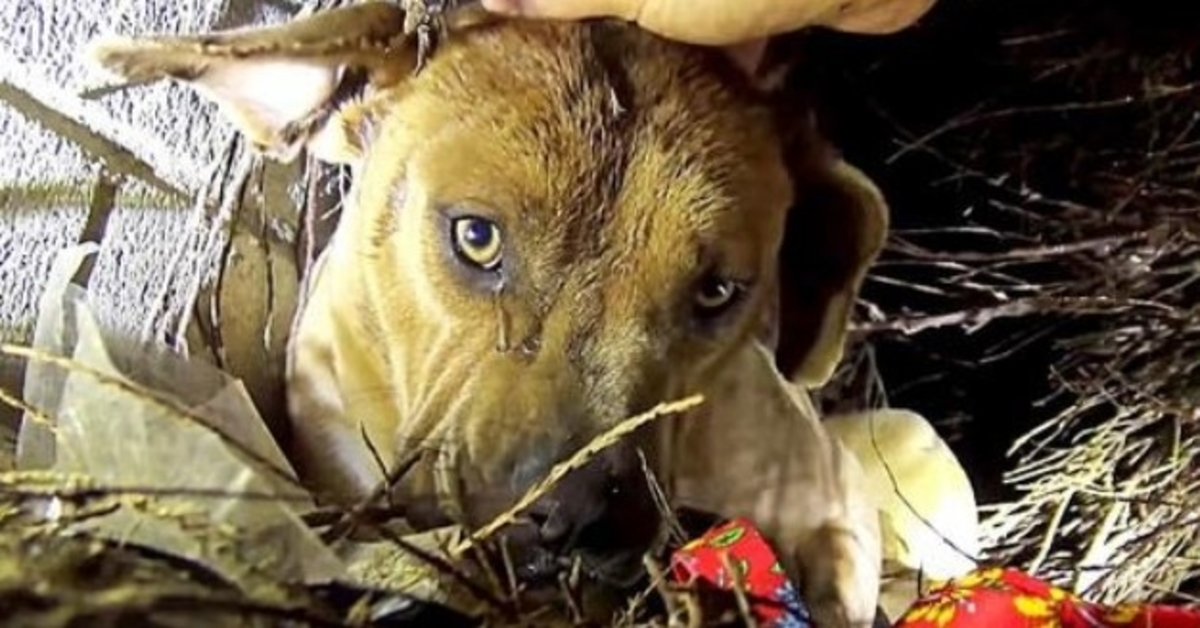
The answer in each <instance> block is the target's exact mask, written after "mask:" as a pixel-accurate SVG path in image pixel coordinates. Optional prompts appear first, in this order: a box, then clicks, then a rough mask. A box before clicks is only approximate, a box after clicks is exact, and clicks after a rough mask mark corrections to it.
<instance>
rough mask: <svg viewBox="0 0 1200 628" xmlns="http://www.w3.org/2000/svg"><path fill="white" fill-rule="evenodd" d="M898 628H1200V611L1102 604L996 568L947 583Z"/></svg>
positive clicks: (912, 610)
mask: <svg viewBox="0 0 1200 628" xmlns="http://www.w3.org/2000/svg"><path fill="white" fill-rule="evenodd" d="M895 625H896V628H974V627H976V626H997V627H1000V628H1007V627H1010V626H1011V627H1013V628H1017V627H1021V628H1024V627H1026V626H1028V627H1030V628H1198V627H1200V611H1196V610H1190V609H1183V608H1176V607H1172V606H1161V605H1144V604H1121V605H1117V606H1111V607H1109V606H1102V605H1099V604H1094V603H1091V602H1087V601H1085V600H1083V599H1080V598H1079V597H1078V596H1077V595H1075V594H1074V593H1071V592H1069V591H1067V590H1066V589H1062V588H1059V587H1056V586H1053V585H1051V584H1048V583H1046V582H1043V581H1041V580H1038V579H1037V578H1034V577H1032V576H1029V575H1027V574H1025V573H1022V572H1020V571H1017V570H1016V569H1005V568H1001V567H991V568H987V569H980V570H977V571H974V572H972V573H969V574H967V575H965V576H963V577H961V578H955V579H954V580H952V581H950V582H947V583H945V584H943V585H942V586H940V587H939V588H937V589H934V590H933V591H930V592H929V594H927V595H925V596H923V597H922V598H920V599H919V600H917V601H916V602H915V603H914V604H913V605H912V608H910V609H909V610H908V612H907V613H906V614H905V615H904V616H903V617H901V618H900V621H899V622H897V623H896V624H895Z"/></svg>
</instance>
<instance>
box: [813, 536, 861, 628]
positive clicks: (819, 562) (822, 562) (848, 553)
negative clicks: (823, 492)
mask: <svg viewBox="0 0 1200 628" xmlns="http://www.w3.org/2000/svg"><path fill="white" fill-rule="evenodd" d="M860 541H861V540H860V539H859V538H858V537H857V536H856V535H855V534H854V533H853V532H852V531H851V530H849V529H846V528H845V527H843V526H840V525H836V524H826V525H824V526H822V527H821V528H820V529H819V530H817V531H816V533H815V534H813V536H812V537H811V538H810V539H809V540H808V542H807V543H806V544H805V550H806V551H803V552H802V553H801V555H800V556H799V558H800V563H801V564H802V566H803V567H802V569H803V574H802V575H801V579H802V582H803V592H804V601H805V603H806V604H807V605H808V607H809V611H810V612H811V613H812V617H813V621H814V623H815V624H816V625H817V626H820V628H870V627H871V626H873V625H874V623H875V617H876V614H877V612H878V609H877V604H878V600H879V579H880V575H879V572H880V569H881V567H880V565H879V562H878V559H877V553H876V552H872V551H868V550H869V548H866V547H864V546H863V544H862V543H861V542H860Z"/></svg>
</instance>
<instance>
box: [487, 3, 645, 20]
mask: <svg viewBox="0 0 1200 628" xmlns="http://www.w3.org/2000/svg"><path fill="white" fill-rule="evenodd" d="M644 1H645V0H483V7H484V8H485V9H487V10H489V11H493V12H495V13H502V14H505V15H523V16H526V17H538V18H548V19H557V20H579V19H584V18H590V17H615V18H622V19H626V20H634V19H636V18H637V15H638V12H639V10H640V9H641V6H642V3H643V2H644Z"/></svg>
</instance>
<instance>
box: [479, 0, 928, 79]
mask: <svg viewBox="0 0 1200 628" xmlns="http://www.w3.org/2000/svg"><path fill="white" fill-rule="evenodd" d="M935 1H936V0H483V6H484V7H485V8H487V9H488V10H490V11H495V12H497V13H505V14H509V15H522V16H527V17H539V18H550V19H564V20H576V19H584V18H591V17H615V18H622V19H625V20H629V21H632V22H635V23H637V24H638V25H639V26H641V27H642V28H645V29H646V30H649V31H652V32H654V33H657V34H659V35H661V36H663V37H667V38H670V39H675V40H679V41H683V42H687V43H692V44H700V45H708V46H721V47H724V48H726V49H728V50H730V51H731V52H732V53H733V54H734V57H735V59H736V60H743V61H752V62H753V65H757V58H756V57H757V55H759V54H761V51H762V48H763V42H765V41H766V38H767V37H770V36H772V35H778V34H780V33H785V32H788V31H793V30H797V29H800V28H802V27H805V26H825V27H828V28H832V29H836V30H841V31H846V32H851V33H860V34H888V33H892V32H895V31H898V30H900V29H902V28H905V27H906V26H909V25H910V24H912V23H913V22H915V21H916V20H917V19H918V18H920V17H921V16H922V15H924V14H925V13H926V12H927V11H928V10H929V8H930V7H932V6H933V4H934V2H935Z"/></svg>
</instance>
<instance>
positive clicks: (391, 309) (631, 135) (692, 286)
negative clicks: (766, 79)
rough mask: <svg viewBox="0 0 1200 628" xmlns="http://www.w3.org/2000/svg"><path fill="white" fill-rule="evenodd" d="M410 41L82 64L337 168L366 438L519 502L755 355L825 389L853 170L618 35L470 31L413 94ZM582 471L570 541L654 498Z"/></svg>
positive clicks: (303, 40)
mask: <svg viewBox="0 0 1200 628" xmlns="http://www.w3.org/2000/svg"><path fill="white" fill-rule="evenodd" d="M402 23H403V13H402V12H401V11H400V10H399V9H398V8H396V7H394V6H393V5H392V4H391V3H371V4H365V5H360V6H357V7H352V8H349V9H342V10H336V11H332V12H329V13H325V14H320V15H318V16H316V17H313V18H309V19H307V20H305V21H300V22H295V23H292V24H291V25H287V26H284V27H277V28H274V29H265V30H258V31H249V32H244V33H235V34H230V35H222V36H210V37H204V38H192V39H166V40H160V41H159V44H158V45H157V47H155V46H154V45H152V44H153V42H154V41H156V40H143V41H141V42H138V43H137V44H136V45H130V44H128V43H118V44H108V47H107V48H105V47H101V48H100V49H98V57H99V58H100V60H101V62H102V63H103V64H104V65H105V66H107V67H109V68H110V69H116V70H118V71H119V72H120V73H122V74H124V75H126V76H127V77H130V78H154V77H157V76H164V75H165V76H171V77H174V78H177V79H180V80H182V81H185V82H188V83H190V84H191V85H193V86H195V87H196V88H198V89H199V90H201V91H202V92H203V93H206V94H208V95H209V96H210V97H211V98H213V99H214V100H215V101H216V102H218V103H219V104H220V105H221V108H222V110H223V111H224V112H225V113H227V114H228V115H229V117H230V119H232V120H233V121H234V122H235V123H236V124H237V125H238V127H239V129H240V130H241V131H242V132H243V133H244V134H245V135H246V136H247V137H248V138H250V139H251V140H252V141H254V142H255V143H256V144H257V145H258V146H259V147H260V148H263V149H264V150H266V151H267V152H269V153H272V154H275V155H277V156H282V157H284V158H290V157H291V156H292V155H294V154H296V151H297V149H299V148H301V147H303V148H306V149H308V150H309V151H310V152H311V153H312V154H314V155H316V156H317V157H318V158H321V159H324V160H327V161H331V162H335V163H345V164H350V165H351V166H352V167H353V170H354V173H355V183H354V188H353V191H352V193H351V196H352V198H351V199H350V202H349V203H348V210H347V213H346V215H344V216H343V217H342V224H341V225H340V226H339V232H338V234H337V235H336V236H335V240H334V243H333V244H332V245H331V246H332V247H333V252H334V254H336V255H339V256H341V257H342V261H341V262H340V263H342V264H343V266H342V271H340V272H339V273H338V274H337V275H336V281H339V282H347V283H346V285H342V286H339V287H338V289H339V290H340V291H341V292H342V293H343V294H344V295H345V299H346V302H345V304H344V311H345V312H347V316H350V317H353V318H354V319H355V322H354V324H355V325H357V326H359V328H360V329H361V332H360V333H361V334H362V335H363V336H365V337H367V340H368V342H367V346H369V347H370V349H369V350H370V351H373V352H377V354H378V355H377V357H378V358H379V360H378V361H379V363H380V364H382V365H383V366H382V369H383V370H385V371H386V372H385V373H383V374H382V379H383V380H384V381H386V382H388V387H387V390H386V391H384V392H381V391H378V390H376V391H373V392H370V394H387V395H391V396H393V397H395V399H396V400H397V401H396V403H395V406H396V407H397V408H400V409H401V411H399V412H397V413H396V414H395V416H374V417H364V420H366V421H372V422H374V424H373V425H374V429H375V431H376V432H377V433H381V434H388V433H390V434H393V435H395V434H402V433H408V434H411V433H415V432H419V431H420V430H419V429H418V428H417V427H416V426H421V425H452V426H454V434H455V435H456V436H457V438H458V439H460V443H459V446H460V447H461V448H462V449H463V450H464V451H463V463H464V464H465V465H467V466H469V467H470V468H472V469H473V470H474V473H475V474H476V477H478V478H481V480H480V486H483V485H487V486H489V487H495V486H503V487H506V488H507V490H508V494H509V495H510V496H516V495H519V494H520V492H522V491H523V490H524V489H525V488H527V487H528V486H529V485H530V484H532V483H533V482H535V481H536V480H538V479H540V478H541V477H542V476H543V475H544V474H545V473H546V471H547V470H548V468H549V467H550V466H551V465H552V464H553V463H555V462H557V461H559V460H561V459H563V458H564V457H565V456H566V455H568V454H569V453H570V452H571V451H573V450H574V449H575V448H577V447H579V446H581V445H582V444H584V443H585V442H586V441H587V440H589V439H590V438H592V437H593V436H595V435H596V434H598V433H600V432H601V431H603V430H605V429H606V428H609V427H612V426H614V425H616V424H617V423H619V422H620V421H621V420H622V419H625V418H627V417H629V416H630V415H632V414H635V413H637V412H639V411H644V410H646V409H648V408H649V407H651V406H653V405H654V404H656V403H658V402H661V401H666V400H670V399H672V398H677V397H680V396H683V395H685V394H688V393H691V392H695V391H696V390H698V389H700V388H702V386H703V383H704V382H705V381H706V380H707V379H708V378H710V377H711V376H712V374H713V373H714V372H715V371H716V369H719V368H721V366H722V363H723V359H724V358H725V357H726V356H728V355H729V354H730V353H731V352H732V351H735V350H737V349H738V348H739V347H740V346H742V345H743V344H744V343H745V342H747V341H748V340H749V339H751V338H752V337H756V336H757V337H764V336H766V337H769V338H770V339H771V341H775V340H776V339H777V340H778V346H779V347H780V354H779V365H780V367H781V369H784V371H785V372H786V373H787V374H789V375H793V376H794V377H795V378H796V379H799V380H803V381H806V382H819V381H821V380H823V379H824V378H825V377H827V376H828V374H829V371H830V369H831V368H832V366H833V363H834V362H836V361H837V359H838V357H839V356H840V351H841V345H842V338H843V336H844V333H845V328H846V318H847V316H848V312H849V308H850V305H851V303H852V301H853V299H854V296H855V293H856V291H857V290H858V286H859V283H860V282H861V280H862V276H863V273H864V270H865V268H866V266H867V265H868V264H869V263H870V262H871V260H872V259H873V258H874V256H875V254H876V252H877V251H878V249H879V248H880V246H881V243H882V239H883V232H884V224H885V220H886V217H885V210H884V206H883V203H882V201H881V199H880V197H879V195H878V193H877V192H876V191H875V189H874V187H873V186H872V185H871V184H870V182H869V181H867V180H866V179H865V178H864V177H862V176H861V175H860V174H858V173H857V171H855V170H853V169H852V168H850V167H849V166H847V165H846V164H844V163H842V162H840V161H838V160H836V159H833V158H829V157H827V156H826V155H825V154H824V153H822V152H820V151H818V150H809V149H808V148H804V149H802V150H794V149H795V148H796V146H790V147H785V146H784V142H783V141H782V139H781V138H782V135H781V134H780V132H779V128H778V126H779V125H778V118H777V117H776V116H775V114H774V112H773V111H772V110H771V108H770V107H768V105H767V103H766V102H765V100H764V98H763V97H762V95H761V94H760V93H758V92H757V91H756V90H755V89H754V88H753V86H752V85H750V83H749V81H748V80H747V79H746V78H745V77H744V75H742V74H741V73H740V72H739V71H738V70H736V69H735V68H734V67H733V66H732V65H731V64H729V63H728V62H726V60H725V59H724V58H723V57H722V56H720V55H719V54H718V53H716V52H714V51H710V50H706V49H701V48H695V47H689V46H684V45H680V44H676V43H671V42H667V41H665V40H662V39H659V38H657V37H655V36H652V35H650V34H648V33H646V32H643V31H640V30H637V29H635V28H633V27H631V26H628V25H625V24H619V23H612V22H586V23H572V24H561V23H547V22H528V21H502V22H493V21H489V20H480V23H478V24H474V25H472V26H470V27H466V26H464V27H462V28H458V29H457V30H453V31H452V32H451V33H450V35H449V37H448V38H446V39H445V40H444V41H443V42H442V43H441V45H440V47H439V48H438V50H437V53H436V54H435V55H434V56H433V57H432V59H431V60H430V62H429V63H428V65H427V66H426V67H425V68H424V69H423V70H422V71H421V72H420V73H418V74H416V75H414V74H413V72H412V70H413V67H414V64H415V55H416V48H415V43H414V42H412V41H410V40H406V39H405V38H403V37H401V36H400V32H401V26H402ZM452 26H453V25H452ZM794 115H795V116H797V117H802V116H805V115H806V114H805V113H804V112H796V113H795V114H794ZM799 144H800V145H804V146H807V145H808V141H807V139H801V140H799ZM812 144H813V145H815V144H816V143H815V142H813V143H812ZM331 263H333V262H331ZM350 269H352V270H350ZM333 277H335V275H330V278H329V279H327V280H328V281H333V280H334V279H333ZM317 289H320V287H319V286H318V288H317ZM781 317H782V318H781ZM780 321H782V322H780ZM776 336H777V338H776ZM342 392H343V394H344V395H351V396H352V395H354V394H356V392H357V393H360V394H368V391H354V390H343V391H342ZM393 437H394V436H393ZM596 464H597V465H599V466H598V467H595V468H593V469H592V471H593V472H592V473H591V474H590V475H589V474H580V475H578V476H577V478H576V481H575V483H574V484H573V485H572V486H571V488H570V490H569V491H568V492H567V493H569V497H567V496H564V495H565V494H564V493H563V492H562V491H560V492H559V493H558V495H557V497H554V498H553V499H552V500H551V502H552V503H558V504H559V505H563V504H568V503H572V502H573V503H575V504H576V506H574V507H564V508H565V510H564V512H568V513H583V514H571V515H569V517H571V518H574V519H585V520H586V521H568V522H567V523H566V525H567V526H568V527H572V528H576V529H578V528H581V527H587V526H586V525H585V524H593V523H595V522H596V521H597V520H601V519H603V516H602V515H603V513H605V512H607V511H610V510H612V508H609V506H610V505H611V503H612V502H611V496H612V494H613V493H614V491H613V490H612V489H614V488H617V487H620V486H622V485H623V484H622V483H625V484H624V485H625V486H628V487H631V488H632V489H633V490H634V491H635V492H642V493H644V491H645V484H644V481H643V480H642V478H641V473H642V471H641V467H640V465H639V464H638V462H637V457H636V456H635V455H632V453H631V450H630V449H628V448H625V449H622V448H621V447H619V446H618V447H616V448H613V449H612V450H610V451H609V452H608V453H607V454H606V455H605V456H603V457H602V458H601V459H600V460H598V461H597V463H596ZM597 469H599V471H597ZM580 478H582V479H580ZM469 491H470V489H469V487H468V497H469V496H470V494H469ZM616 492H617V493H622V492H621V491H616ZM627 493H628V491H626V492H624V493H623V494H627ZM555 500H556V501H555ZM581 500H582V501H583V502H584V504H583V505H582V506H580V505H579V502H580V501H581ZM635 501H638V503H642V504H644V503H646V502H645V500H644V499H638V500H635ZM483 516H486V515H483ZM550 518H551V519H553V518H554V517H552V516H551V517H550ZM559 523H561V522H559ZM547 526H548V527H552V526H550V524H549V522H548V523H547ZM585 536H586V535H585ZM617 545H620V544H619V543H618V544H617ZM619 549H620V550H622V551H629V550H630V549H632V548H628V547H626V548H619ZM612 551H613V552H618V549H613V550H612Z"/></svg>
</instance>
